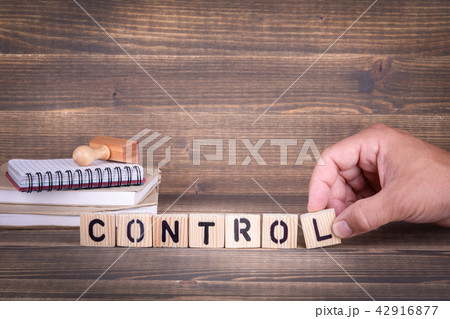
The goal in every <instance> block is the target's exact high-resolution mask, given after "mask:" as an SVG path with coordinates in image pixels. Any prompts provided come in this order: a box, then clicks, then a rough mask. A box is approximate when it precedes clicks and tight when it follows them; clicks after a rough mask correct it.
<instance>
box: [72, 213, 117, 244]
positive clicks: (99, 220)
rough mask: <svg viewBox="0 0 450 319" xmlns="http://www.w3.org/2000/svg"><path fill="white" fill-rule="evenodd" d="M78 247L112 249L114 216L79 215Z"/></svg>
mask: <svg viewBox="0 0 450 319" xmlns="http://www.w3.org/2000/svg"><path fill="white" fill-rule="evenodd" d="M80 245H81V246H95V247H114V246H115V245H116V214H106V213H89V214H81V215H80Z"/></svg>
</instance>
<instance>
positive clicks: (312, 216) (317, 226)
mask: <svg viewBox="0 0 450 319" xmlns="http://www.w3.org/2000/svg"><path fill="white" fill-rule="evenodd" d="M335 218H336V213H335V211H334V209H333V208H331V209H325V210H321V211H318V212H315V213H308V214H302V215H300V220H301V223H302V230H303V237H304V238H305V245H306V248H308V249H309V248H315V247H324V246H330V245H335V244H340V243H341V239H340V238H338V237H336V236H334V234H333V232H332V231H331V227H332V225H333V221H334V219H335Z"/></svg>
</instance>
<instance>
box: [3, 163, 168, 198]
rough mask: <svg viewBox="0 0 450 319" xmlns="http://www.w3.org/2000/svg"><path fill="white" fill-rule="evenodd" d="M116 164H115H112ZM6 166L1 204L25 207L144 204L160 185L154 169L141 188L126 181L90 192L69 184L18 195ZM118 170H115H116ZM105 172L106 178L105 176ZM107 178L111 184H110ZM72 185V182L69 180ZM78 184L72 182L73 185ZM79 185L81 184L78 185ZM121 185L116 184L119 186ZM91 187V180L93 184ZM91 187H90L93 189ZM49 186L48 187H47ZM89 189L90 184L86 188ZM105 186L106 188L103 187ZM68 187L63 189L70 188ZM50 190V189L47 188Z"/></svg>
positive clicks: (90, 190)
mask: <svg viewBox="0 0 450 319" xmlns="http://www.w3.org/2000/svg"><path fill="white" fill-rule="evenodd" d="M114 165H117V164H114ZM7 170H8V165H7V164H3V165H1V166H0V204H5V203H8V204H25V205H28V206H33V205H65V206H67V205H76V206H77V207H80V206H94V205H95V206H98V205H100V206H130V205H137V204H139V203H140V202H141V201H143V200H144V199H145V198H146V197H147V195H148V194H149V193H150V192H151V191H152V190H153V189H155V188H156V187H157V186H158V185H159V182H160V174H159V172H158V171H157V170H155V171H154V172H152V174H151V175H150V174H147V175H146V176H145V178H142V180H143V181H145V183H144V184H142V185H132V183H131V184H130V186H125V185H127V182H125V183H122V186H125V187H92V188H91V189H86V188H84V189H78V188H77V187H78V185H77V186H76V187H75V186H73V185H72V190H61V191H57V189H58V188H59V185H58V187H56V188H55V187H53V190H52V191H41V192H39V191H33V192H29V193H28V192H19V191H18V190H17V188H18V187H17V186H15V185H14V183H11V179H12V178H10V180H8V178H6V176H8V175H9V174H8V172H7ZM116 171H117V170H116ZM107 174H108V173H106V174H105V175H107ZM111 180H112V178H110V184H111V185H113V182H112V181H111ZM40 183H41V188H42V189H44V186H43V185H42V184H43V183H48V181H47V180H43V181H41V182H40ZM72 183H73V181H72ZM77 183H78V181H77V179H75V184H77ZM80 184H81V183H80ZM119 184H120V183H116V185H119ZM92 185H94V186H95V185H96V184H94V180H93V181H92ZM92 185H91V186H92ZM47 186H48V185H47ZM88 186H89V185H88ZM106 186H107V185H106ZM69 187H70V185H69V186H68V187H66V188H62V189H69ZM48 190H50V188H48Z"/></svg>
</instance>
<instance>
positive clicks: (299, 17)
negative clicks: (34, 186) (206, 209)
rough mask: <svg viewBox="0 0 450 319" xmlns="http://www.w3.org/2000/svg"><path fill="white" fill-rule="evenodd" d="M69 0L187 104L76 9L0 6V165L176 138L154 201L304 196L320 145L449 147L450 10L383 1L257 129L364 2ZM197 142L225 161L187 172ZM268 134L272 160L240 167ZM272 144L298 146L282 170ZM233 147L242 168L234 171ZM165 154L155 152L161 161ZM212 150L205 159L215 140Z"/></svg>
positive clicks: (445, 5) (438, 4)
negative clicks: (355, 142) (184, 196)
mask: <svg viewBox="0 0 450 319" xmlns="http://www.w3.org/2000/svg"><path fill="white" fill-rule="evenodd" d="M78 3H79V4H80V5H81V6H82V7H83V8H84V9H85V10H86V11H87V12H89V14H90V15H91V16H92V17H93V18H95V19H96V20H97V22H98V23H99V24H100V25H101V26H102V27H103V28H104V29H105V30H106V31H107V32H108V33H109V34H110V35H111V36H112V37H114V39H115V40H116V41H117V42H118V43H120V44H121V45H122V47H123V48H124V49H125V50H126V51H127V52H128V53H129V54H130V55H132V56H133V58H134V59H135V60H136V61H137V62H138V63H139V64H140V65H141V66H142V67H143V68H144V69H145V70H147V71H148V73H149V74H151V75H152V76H153V77H154V79H156V80H157V81H158V83H159V84H160V85H161V86H163V87H164V88H165V89H166V90H167V92H169V93H170V94H171V96H172V97H173V98H174V99H175V100H176V101H177V102H178V103H179V104H180V105H181V106H182V107H184V108H185V109H186V110H187V111H188V112H189V113H190V114H191V115H192V117H193V118H195V120H196V121H197V122H198V125H197V124H196V123H195V122H194V121H193V120H192V119H191V118H190V117H189V116H188V115H186V113H184V112H183V111H182V110H181V109H180V107H179V106H178V105H177V104H176V103H175V102H174V101H173V100H172V99H171V98H170V97H169V96H168V95H167V94H165V93H164V92H163V90H162V89H161V88H160V87H159V86H158V85H157V84H156V83H155V82H154V81H153V80H152V79H151V78H150V77H149V76H147V75H146V74H145V73H144V72H143V71H142V69H140V68H139V66H138V65H137V64H136V63H134V62H133V61H132V60H131V59H130V57H128V56H127V55H126V54H125V52H124V51H123V50H122V49H121V48H120V47H119V46H118V45H117V44H116V43H114V41H113V40H112V39H111V38H110V37H108V35H107V34H106V33H105V32H104V31H102V30H101V29H100V28H99V26H97V25H96V24H95V23H94V22H93V21H92V20H91V19H90V18H89V16H88V15H87V14H86V13H85V12H83V10H82V9H81V8H80V7H79V6H78V5H77V3H76V2H74V1H69V0H66V1H58V0H49V1H39V2H38V1H25V0H23V1H7V0H5V1H2V4H1V10H0V121H1V125H0V160H1V162H2V163H3V162H5V161H7V160H8V159H11V158H51V157H69V156H70V155H71V152H72V150H73V149H74V148H75V147H76V146H77V145H79V144H84V143H87V142H88V141H89V139H91V138H92V137H94V136H96V135H112V136H117V137H126V138H128V137H131V136H133V135H134V134H136V133H138V132H140V131H141V130H143V129H145V128H149V129H151V130H152V131H156V132H160V133H161V134H162V135H166V136H170V137H171V138H172V139H171V140H170V141H169V142H167V146H169V145H170V146H171V153H172V159H171V161H170V163H169V164H167V165H166V166H164V167H163V168H162V171H163V183H162V185H161V193H163V194H179V193H181V192H183V191H184V190H185V189H186V187H187V186H189V185H190V184H191V183H192V182H193V181H194V180H195V179H196V178H197V177H198V178H199V181H198V183H197V184H196V186H195V188H194V190H195V192H196V193H201V194H231V195H232V194H261V193H262V190H261V189H260V188H259V187H258V186H257V185H256V184H255V182H254V181H253V179H252V178H254V179H256V180H257V181H258V182H260V183H261V185H263V186H264V187H265V188H266V189H267V190H268V191H269V192H272V193H274V194H285V195H302V196H304V195H306V194H307V189H308V182H309V177H310V175H311V171H312V168H313V164H311V163H309V164H305V165H302V166H296V165H294V163H295V160H296V157H297V155H298V153H299V151H300V148H301V145H302V143H303V141H304V140H305V139H307V138H308V139H309V138H312V139H313V140H314V141H315V143H316V145H317V146H318V148H319V150H323V149H324V148H325V147H327V146H329V145H331V144H333V143H335V142H337V141H338V140H340V139H342V138H344V137H346V136H348V135H350V134H353V133H356V132H357V131H359V130H361V129H363V128H365V127H367V126H368V125H370V124H372V123H376V122H383V123H385V124H388V125H392V126H394V127H398V128H402V129H406V130H408V131H410V132H411V133H413V134H414V135H416V136H418V137H420V138H423V139H425V140H426V141H429V142H431V143H433V144H436V145H438V146H440V147H443V148H444V149H447V150H450V136H449V132H450V112H449V111H450V89H449V83H450V81H449V80H450V72H449V71H450V56H449V47H450V3H449V2H448V1H437V0H432V1H426V2H424V1H419V0H413V1H399V0H396V1H383V0H380V1H378V2H377V3H376V4H375V5H374V6H373V7H372V8H371V9H370V10H369V11H368V12H367V13H366V14H365V15H364V16H363V17H362V18H361V19H360V20H359V21H358V22H357V23H355V24H354V26H353V27H352V28H351V29H350V30H349V31H348V32H347V33H346V34H345V35H344V36H343V37H342V38H341V39H340V40H339V41H338V42H337V43H336V44H335V45H334V46H333V47H332V48H331V49H330V50H329V51H327V53H326V54H325V55H324V56H323V57H322V58H321V59H320V60H319V61H318V62H317V63H316V64H315V65H314V66H313V67H312V68H311V69H310V70H309V71H308V72H307V73H306V74H305V75H304V76H303V77H302V78H301V79H300V80H299V81H298V82H297V83H296V84H295V85H294V86H293V87H292V88H291V89H290V90H289V91H288V92H287V93H286V95H284V96H283V97H282V98H280V99H279V100H278V102H277V103H276V104H275V105H274V106H273V107H272V108H271V109H270V110H269V112H267V113H266V114H265V115H264V116H263V117H262V118H261V119H260V120H259V121H257V122H256V123H255V124H254V125H252V123H253V122H254V121H255V120H256V119H257V118H258V117H259V115H260V114H261V113H262V112H263V111H264V110H265V109H266V108H267V107H268V106H269V105H270V104H272V102H274V100H275V99H276V98H277V97H278V96H280V94H281V93H283V91H284V90H286V89H287V88H288V87H289V86H290V85H291V84H292V83H293V82H294V81H295V80H296V79H297V78H298V77H299V76H300V74H302V72H304V71H305V69H307V68H308V67H309V66H310V65H311V63H313V62H314V60H315V59H316V58H317V57H319V56H320V55H321V54H322V53H323V52H324V51H325V50H326V49H327V47H329V46H330V44H332V43H333V41H335V40H336V39H337V38H338V37H339V36H340V35H341V34H342V33H343V32H344V31H345V30H346V29H347V27H348V26H349V25H350V24H351V23H352V22H354V21H355V19H356V18H357V17H358V16H359V15H360V14H361V13H362V12H363V11H364V10H366V9H367V8H368V7H369V5H371V3H372V1H371V0H369V1H367V0H364V1H281V2H278V1H243V3H241V1H206V0H205V1H146V2H145V3H143V2H136V1H126V2H124V1H86V0H79V1H78ZM195 138H213V139H225V140H224V160H223V161H205V160H204V159H202V162H201V165H199V166H196V165H193V150H192V147H193V144H192V140H193V139H195ZM260 138H263V139H266V142H265V144H264V145H263V147H262V148H261V152H260V153H261V155H262V157H263V158H264V159H265V161H266V162H267V165H265V166H260V165H257V164H256V162H255V161H254V160H252V161H251V162H250V163H249V165H246V166H244V165H240V164H241V163H242V161H243V160H244V159H245V157H246V156H247V155H249V152H248V151H246V148H245V146H244V144H243V143H242V142H241V141H240V139H249V140H250V141H251V142H252V143H253V144H255V143H256V142H257V141H258V139H260ZM272 138H292V139H297V140H298V144H299V145H297V146H291V147H290V148H289V153H288V163H287V165H280V152H279V147H277V146H270V142H269V140H270V139H272ZM228 139H236V140H237V165H232V166H230V165H228ZM164 150H165V148H161V149H160V150H158V151H157V152H156V154H155V156H156V157H155V161H157V160H159V159H162V158H163V157H164V154H165V153H164ZM205 151H207V152H212V151H213V148H212V147H209V148H208V147H206V148H205Z"/></svg>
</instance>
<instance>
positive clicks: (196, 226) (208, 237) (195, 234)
mask: <svg viewBox="0 0 450 319" xmlns="http://www.w3.org/2000/svg"><path fill="white" fill-rule="evenodd" d="M224 246H225V215H223V214H190V215H189V247H197V248H198V247H201V248H223V247H224Z"/></svg>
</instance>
